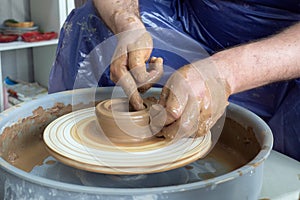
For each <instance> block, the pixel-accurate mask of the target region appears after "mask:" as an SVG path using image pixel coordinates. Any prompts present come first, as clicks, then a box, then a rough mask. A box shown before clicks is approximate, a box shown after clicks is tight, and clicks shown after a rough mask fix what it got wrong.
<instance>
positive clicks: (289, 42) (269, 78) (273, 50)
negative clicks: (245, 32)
mask: <svg viewBox="0 0 300 200" xmlns="http://www.w3.org/2000/svg"><path fill="white" fill-rule="evenodd" d="M211 58H212V60H213V61H214V62H215V65H216V66H217V68H218V71H219V73H220V76H223V78H224V79H225V80H226V81H227V83H228V84H229V86H230V90H231V94H233V93H237V92H241V91H244V90H248V89H251V88H255V87H258V86H262V85H265V84H268V83H271V82H276V81H281V80H288V79H292V78H297V77H300V23H298V24H296V25H294V26H292V27H291V28H289V29H287V30H285V31H283V32H281V33H279V34H277V35H275V36H272V37H270V38H267V39H264V40H261V41H258V42H253V43H250V44H246V45H242V46H239V47H235V48H232V49H228V50H224V51H222V52H219V53H216V54H215V55H213V56H212V57H211Z"/></svg>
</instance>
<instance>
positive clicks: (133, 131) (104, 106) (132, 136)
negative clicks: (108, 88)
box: [95, 98, 153, 143]
mask: <svg viewBox="0 0 300 200" xmlns="http://www.w3.org/2000/svg"><path fill="white" fill-rule="evenodd" d="M144 105H145V109H144V110H139V111H134V110H132V108H131V107H130V105H129V102H128V100H127V99H125V98H120V99H108V100H105V101H102V102H100V103H99V104H98V105H97V106H96V109H95V112H96V116H97V120H98V123H99V125H100V128H101V130H102V131H103V133H104V134H105V135H106V136H107V137H108V139H109V140H110V141H111V142H115V143H134V142H141V141H146V140H150V139H152V138H153V134H152V132H151V130H150V127H149V121H150V118H149V108H150V106H151V102H150V101H147V100H145V101H144Z"/></svg>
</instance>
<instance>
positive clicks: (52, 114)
mask: <svg viewBox="0 0 300 200" xmlns="http://www.w3.org/2000/svg"><path fill="white" fill-rule="evenodd" d="M97 103H98V102H97ZM91 105H94V103H89V104H78V105H76V106H72V105H64V104H63V103H56V104H55V105H54V106H53V107H52V108H49V109H43V107H41V106H40V107H38V108H37V109H35V110H34V111H33V113H32V116H29V117H26V118H23V119H19V120H18V122H17V123H15V124H13V125H12V126H10V127H6V128H5V129H4V130H3V133H2V134H1V135H0V155H1V157H3V158H4V159H5V160H6V161H7V162H9V163H11V164H12V165H14V166H16V167H18V168H20V169H22V170H24V171H31V169H32V167H33V166H35V165H40V164H42V163H43V160H44V159H45V158H46V157H48V156H49V154H48V152H47V151H46V149H45V145H44V142H43V139H42V135H43V132H44V129H45V128H46V126H47V125H48V124H49V123H50V122H52V121H53V120H54V119H56V118H58V117H60V116H62V115H64V114H66V113H69V112H71V111H72V110H77V109H81V108H85V107H90V106H91Z"/></svg>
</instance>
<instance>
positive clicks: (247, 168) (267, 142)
mask: <svg viewBox="0 0 300 200" xmlns="http://www.w3.org/2000/svg"><path fill="white" fill-rule="evenodd" d="M89 90H90V89H89V88H87V89H77V90H76V91H75V93H79V94H84V93H89ZM111 90H112V87H106V88H98V89H97V92H102V91H103V92H109V91H111ZM150 91H151V92H152V93H155V92H157V93H159V92H160V88H152V89H151V90H150ZM60 95H74V91H72V92H70V91H64V92H59V93H54V94H50V95H47V96H45V97H41V98H39V99H36V100H33V101H30V102H27V103H22V104H21V105H19V106H17V107H12V108H9V109H7V110H5V111H4V112H2V113H0V127H1V130H0V134H2V132H3V130H4V128H5V127H7V126H10V125H12V124H14V123H15V122H11V121H9V119H7V118H6V117H8V116H10V115H12V114H10V113H11V112H12V113H13V112H15V113H16V114H17V113H18V110H19V109H22V107H27V106H28V107H29V108H32V106H35V105H36V104H37V102H40V101H43V100H44V101H49V100H50V99H54V100H57V99H58V97H59V96H60ZM49 96H50V97H51V98H49ZM56 102H57V101H56ZM34 109H36V107H34ZM44 109H46V108H44ZM227 111H229V112H227V113H228V114H226V115H227V116H226V117H229V118H231V117H233V116H231V114H230V113H232V112H234V111H241V112H239V114H241V116H239V118H243V117H247V119H248V120H249V121H248V122H247V124H249V123H250V124H251V123H252V124H254V123H255V127H253V131H254V133H255V135H256V137H257V136H258V134H259V133H260V136H261V137H262V139H261V140H262V141H260V146H261V148H262V149H261V150H260V151H259V153H258V154H257V155H256V156H255V157H254V158H253V159H252V160H251V161H250V162H249V163H247V164H246V165H244V166H242V167H240V168H238V169H236V170H233V171H231V172H229V173H226V174H223V175H221V176H217V177H214V178H211V179H207V180H204V181H198V182H194V183H187V184H181V185H176V186H163V187H152V188H108V187H93V186H82V185H76V184H71V183H64V182H59V181H55V180H51V179H47V178H44V177H39V176H37V175H33V174H30V173H28V172H25V171H23V170H21V169H19V168H17V167H14V166H13V165H11V164H9V163H8V162H7V161H5V160H4V159H3V158H2V157H0V167H1V168H2V169H3V170H5V171H6V172H8V173H10V174H13V175H15V176H17V177H20V178H22V179H23V180H26V181H28V182H31V183H33V184H38V185H41V186H47V187H51V188H55V189H58V190H66V191H68V192H70V191H72V192H81V193H90V194H99V195H100V194H101V195H116V194H118V195H141V194H146V193H147V194H149V193H153V194H154V193H155V194H162V193H173V192H178V191H188V190H194V189H199V188H204V187H207V186H217V185H218V184H222V183H225V182H228V181H231V180H233V179H235V178H238V177H240V176H243V175H244V174H247V173H250V172H252V171H253V170H255V168H257V167H259V166H261V165H263V163H264V161H265V160H266V159H267V157H268V156H269V154H270V152H271V150H272V146H273V136H272V132H271V129H270V128H269V127H268V125H267V124H266V123H265V122H264V121H263V120H262V119H261V118H260V117H258V116H257V115H255V114H254V113H252V112H251V111H249V110H247V109H245V108H243V107H241V106H239V105H236V104H234V103H229V105H228V106H227ZM13 116H14V115H13ZM14 117H15V116H14ZM24 117H26V116H24ZM4 119H6V120H4ZM234 120H235V119H234ZM241 125H243V124H241ZM258 132H259V133H258ZM261 178H262V177H261Z"/></svg>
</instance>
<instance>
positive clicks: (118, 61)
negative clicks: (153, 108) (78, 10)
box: [94, 0, 162, 110]
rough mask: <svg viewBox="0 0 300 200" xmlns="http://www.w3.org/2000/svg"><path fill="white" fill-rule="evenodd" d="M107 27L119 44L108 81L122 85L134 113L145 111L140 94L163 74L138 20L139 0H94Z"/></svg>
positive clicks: (159, 61)
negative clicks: (147, 63)
mask: <svg viewBox="0 0 300 200" xmlns="http://www.w3.org/2000/svg"><path fill="white" fill-rule="evenodd" d="M94 5H95V7H96V8H97V10H98V11H99V14H100V16H101V18H102V19H103V21H104V22H105V23H106V24H107V26H108V27H109V28H110V29H111V30H112V32H113V33H114V34H116V36H117V38H118V45H117V47H116V49H115V53H114V56H113V59H112V63H111V66H110V73H111V74H110V78H111V80H112V81H114V82H115V83H116V84H118V85H121V86H122V88H123V89H124V91H125V93H126V95H127V96H128V97H129V99H130V103H131V105H132V106H133V107H134V109H136V110H141V109H143V108H144V105H143V100H142V98H141V97H140V95H139V92H138V90H139V91H140V92H145V91H146V90H148V89H149V88H150V87H151V85H152V84H153V83H155V82H157V81H158V79H159V78H160V77H161V75H162V59H161V58H151V59H150V61H149V68H148V70H146V64H145V63H146V62H147V61H148V60H149V57H150V54H151V52H152V46H153V44H152V37H151V35H150V34H149V33H148V32H147V31H146V28H145V26H144V24H143V22H142V21H141V17H140V13H139V2H138V0H122V1H120V0H94Z"/></svg>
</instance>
